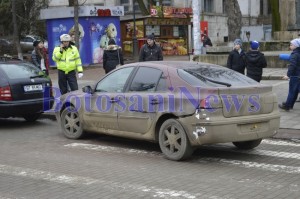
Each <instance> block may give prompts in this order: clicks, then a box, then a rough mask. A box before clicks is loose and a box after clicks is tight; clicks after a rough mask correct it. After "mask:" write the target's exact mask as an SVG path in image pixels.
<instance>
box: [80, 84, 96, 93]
mask: <svg viewBox="0 0 300 199" xmlns="http://www.w3.org/2000/svg"><path fill="white" fill-rule="evenodd" d="M82 92H84V93H89V94H93V93H94V91H93V89H92V87H91V86H90V85H88V86H85V87H83V88H82Z"/></svg>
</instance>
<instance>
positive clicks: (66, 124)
mask: <svg viewBox="0 0 300 199" xmlns="http://www.w3.org/2000/svg"><path fill="white" fill-rule="evenodd" d="M60 120H61V128H62V131H63V134H64V135H65V136H66V137H67V138H70V139H79V138H82V137H83V135H84V133H83V130H82V123H81V120H80V116H79V113H78V111H77V110H76V109H75V108H73V107H67V108H65V109H64V110H63V112H62V114H61V119H60Z"/></svg>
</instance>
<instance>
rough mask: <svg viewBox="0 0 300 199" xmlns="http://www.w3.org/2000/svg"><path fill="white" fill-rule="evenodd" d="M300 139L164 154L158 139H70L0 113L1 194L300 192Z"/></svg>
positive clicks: (53, 128)
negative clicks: (178, 158)
mask: <svg viewBox="0 0 300 199" xmlns="http://www.w3.org/2000/svg"><path fill="white" fill-rule="evenodd" d="M299 149H300V141H299V140H294V141H284V140H276V139H267V140H264V141H263V143H262V144H261V145H260V146H259V147H257V148H256V149H255V150H250V151H241V150H237V149H236V148H235V147H233V145H232V144H230V143H229V144H219V145H211V146H202V147H201V148H199V149H198V150H197V151H195V153H194V154H193V156H192V158H191V159H190V160H187V161H184V162H174V161H170V160H166V159H164V158H163V156H162V154H161V153H160V150H159V147H158V145H157V144H154V143H148V142H142V141H133V140H128V139H122V138H115V137H112V136H105V135H96V134H89V135H88V136H87V137H86V138H85V139H83V140H69V139H67V138H65V137H64V136H63V135H62V133H61V132H60V129H59V127H58V125H57V123H56V121H53V120H49V119H40V120H38V121H37V122H36V123H26V122H25V121H24V120H23V119H10V120H6V119H0V198H1V199H8V198H22V199H27V198H28V199H29V198H30V199H31V198H43V199H45V198H72V199H74V198H81V199H82V198H89V199H90V198H101V199H102V198H110V199H111V198H130V199H131V198H171V199H173V198H174V199H177V198H187V199H194V198H211V199H227V198H243V199H244V198H251V199H254V198H295V199H296V198H299V196H300V177H299V176H300V152H299V151H300V150H299Z"/></svg>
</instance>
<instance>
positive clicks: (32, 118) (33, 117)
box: [23, 113, 41, 122]
mask: <svg viewBox="0 0 300 199" xmlns="http://www.w3.org/2000/svg"><path fill="white" fill-rule="evenodd" d="M40 116H41V113H33V114H26V115H23V118H24V119H25V120H26V121H27V122H35V121H36V120H37V119H39V117H40Z"/></svg>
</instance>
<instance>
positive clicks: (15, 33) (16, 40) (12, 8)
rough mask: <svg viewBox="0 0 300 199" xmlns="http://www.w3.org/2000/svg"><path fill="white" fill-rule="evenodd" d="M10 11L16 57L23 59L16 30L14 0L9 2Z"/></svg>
mask: <svg viewBox="0 0 300 199" xmlns="http://www.w3.org/2000/svg"><path fill="white" fill-rule="evenodd" d="M11 5H12V6H11V11H12V16H13V26H14V33H13V35H14V36H13V37H14V42H15V45H16V46H17V51H18V58H19V59H21V60H23V54H22V50H21V46H20V40H19V31H18V24H17V14H16V0H12V4H11Z"/></svg>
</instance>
